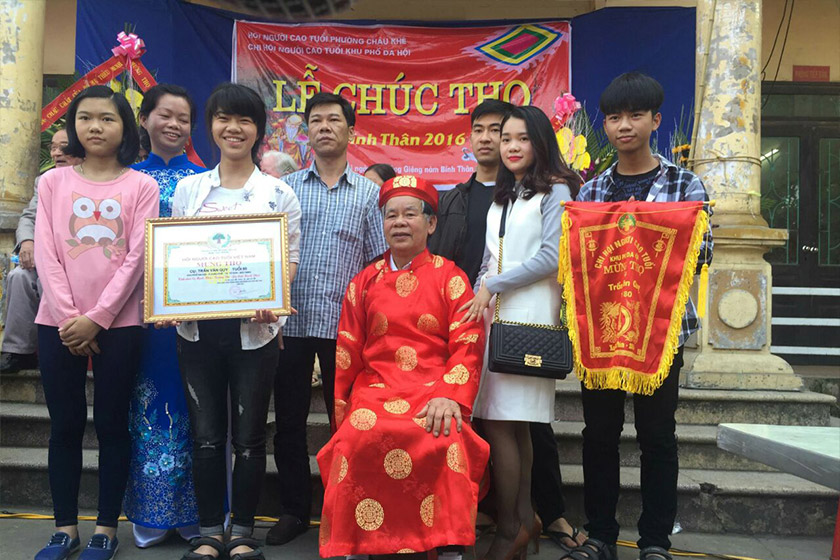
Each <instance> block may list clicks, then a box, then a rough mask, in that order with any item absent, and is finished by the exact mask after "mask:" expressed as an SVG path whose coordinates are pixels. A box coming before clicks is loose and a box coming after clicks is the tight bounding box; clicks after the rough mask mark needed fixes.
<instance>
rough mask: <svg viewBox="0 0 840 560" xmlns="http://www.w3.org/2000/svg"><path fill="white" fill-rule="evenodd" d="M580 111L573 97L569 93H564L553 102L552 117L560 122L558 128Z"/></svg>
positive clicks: (578, 104)
mask: <svg viewBox="0 0 840 560" xmlns="http://www.w3.org/2000/svg"><path fill="white" fill-rule="evenodd" d="M579 109H580V103H578V102H577V100H575V96H574V95H572V94H571V93H564V94H563V95H561V96H560V97H558V98H557V99H555V100H554V116H555V117H556V118H557V120H558V121H560V126H561V127H562V126H563V125H565V124H566V121H568V120H569V118H570V117H571V116H572V115H574V114H575V113H576V112H577V111H578V110H579Z"/></svg>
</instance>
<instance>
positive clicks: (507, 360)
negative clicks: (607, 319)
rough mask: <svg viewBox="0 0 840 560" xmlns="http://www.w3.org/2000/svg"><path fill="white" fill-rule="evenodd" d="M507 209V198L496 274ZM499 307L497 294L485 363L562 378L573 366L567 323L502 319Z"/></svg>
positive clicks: (498, 369) (505, 370)
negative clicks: (487, 356) (565, 324)
mask: <svg viewBox="0 0 840 560" xmlns="http://www.w3.org/2000/svg"><path fill="white" fill-rule="evenodd" d="M507 209H508V204H507V202H506V203H505V206H504V208H503V209H502V222H501V224H500V225H499V274H501V273H502V246H503V244H504V237H505V222H506V221H507ZM535 304H538V302H535ZM500 309H501V294H496V311H495V313H494V314H493V323H492V324H491V325H490V351H489V353H488V354H489V359H488V361H489V363H488V364H487V367H488V368H489V369H490V370H491V371H495V372H499V373H512V374H515V375H528V376H531V377H545V378H548V379H565V377H566V375H568V374H569V372H571V371H572V366H573V363H572V343H571V341H570V340H569V333H568V331H567V330H566V327H565V326H562V325H561V326H556V325H542V324H537V323H518V322H515V321H502V320H501V319H500V318H499V310H500ZM561 315H562V314H561Z"/></svg>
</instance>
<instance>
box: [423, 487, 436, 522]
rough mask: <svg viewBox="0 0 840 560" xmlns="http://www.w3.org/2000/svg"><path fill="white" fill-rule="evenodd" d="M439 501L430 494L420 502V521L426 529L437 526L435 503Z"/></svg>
mask: <svg viewBox="0 0 840 560" xmlns="http://www.w3.org/2000/svg"><path fill="white" fill-rule="evenodd" d="M437 501H438V500H437V499H436V498H435V495H434V494H429V495H428V496H426V497H425V498H423V501H422V502H420V519H422V520H423V524H424V525H425V526H426V527H431V526H432V525H434V524H435V505H436V504H435V502H437Z"/></svg>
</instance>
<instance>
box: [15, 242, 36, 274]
mask: <svg viewBox="0 0 840 560" xmlns="http://www.w3.org/2000/svg"><path fill="white" fill-rule="evenodd" d="M18 257H20V266H22V267H23V269H24V270H32V269H33V268H35V242H34V241H32V240H31V239H27V240H26V241H22V242H21V243H20V251H19V252H18Z"/></svg>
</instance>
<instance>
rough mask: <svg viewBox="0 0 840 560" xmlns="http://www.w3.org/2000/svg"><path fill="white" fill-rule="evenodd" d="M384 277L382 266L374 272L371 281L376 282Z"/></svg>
mask: <svg viewBox="0 0 840 560" xmlns="http://www.w3.org/2000/svg"><path fill="white" fill-rule="evenodd" d="M384 277H385V269H384V268H382V269H380V270H379V272H377V273H376V277H375V278H374V279H373V282H374V283H375V284H378V283H379V281H380V280H382V278H384Z"/></svg>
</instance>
